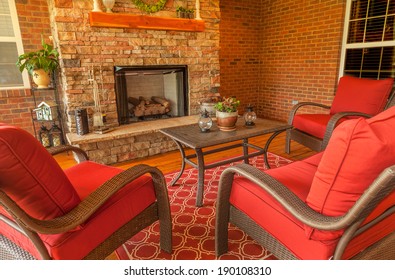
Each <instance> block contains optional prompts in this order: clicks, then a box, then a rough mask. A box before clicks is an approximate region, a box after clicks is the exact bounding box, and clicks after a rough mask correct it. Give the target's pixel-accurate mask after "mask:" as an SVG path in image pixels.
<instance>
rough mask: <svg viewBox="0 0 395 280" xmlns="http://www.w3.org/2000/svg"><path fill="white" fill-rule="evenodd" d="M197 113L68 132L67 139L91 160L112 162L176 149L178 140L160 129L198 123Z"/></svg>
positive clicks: (105, 162)
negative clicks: (102, 131)
mask: <svg viewBox="0 0 395 280" xmlns="http://www.w3.org/2000/svg"><path fill="white" fill-rule="evenodd" d="M198 118H199V117H198V116H197V115H194V116H188V117H179V118H170V119H164V120H155V121H148V122H140V123H134V124H129V125H122V126H119V127H117V128H115V129H114V130H112V131H110V132H108V133H105V134H95V133H89V134H86V135H77V134H76V133H68V134H67V139H68V141H69V142H70V144H71V145H75V146H78V147H80V148H81V149H83V150H84V151H86V152H87V154H88V156H89V158H90V160H93V161H96V162H100V163H104V164H113V163H117V162H122V161H127V160H132V159H135V158H141V157H146V156H151V155H156V154H160V153H165V152H168V151H172V150H175V149H177V146H176V145H175V143H174V142H173V141H172V140H171V139H169V138H168V137H167V136H165V135H163V134H162V133H160V132H158V130H159V129H161V128H167V127H173V126H179V125H188V124H195V123H197V121H198Z"/></svg>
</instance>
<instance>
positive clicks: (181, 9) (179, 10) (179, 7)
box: [176, 6, 187, 13]
mask: <svg viewBox="0 0 395 280" xmlns="http://www.w3.org/2000/svg"><path fill="white" fill-rule="evenodd" d="M176 11H177V12H182V13H186V12H187V9H186V8H184V7H182V6H178V7H177V8H176Z"/></svg>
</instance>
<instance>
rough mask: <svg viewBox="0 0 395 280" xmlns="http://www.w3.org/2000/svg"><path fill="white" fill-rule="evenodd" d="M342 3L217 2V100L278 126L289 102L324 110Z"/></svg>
mask: <svg viewBox="0 0 395 280" xmlns="http://www.w3.org/2000/svg"><path fill="white" fill-rule="evenodd" d="M345 2H346V1H342V0H326V1H315V0H305V1H292V0H281V1H253V0H241V1H240V0H239V1H236V0H221V1H220V3H221V5H220V7H221V26H220V34H221V39H220V42H221V52H220V62H221V88H220V91H221V94H222V95H224V94H225V95H227V96H230V95H235V96H237V97H238V98H240V99H241V101H242V104H247V103H251V104H253V105H254V106H255V109H256V111H258V115H259V116H263V117H268V118H273V119H279V120H286V119H287V116H288V112H289V110H290V108H291V107H292V104H291V101H292V100H298V101H316V102H321V103H325V104H330V103H331V101H332V99H333V93H334V90H335V87H336V84H337V76H338V67H339V60H340V48H341V39H342V31H343V29H342V28H343V18H344V8H345Z"/></svg>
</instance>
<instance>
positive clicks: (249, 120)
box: [244, 105, 256, 127]
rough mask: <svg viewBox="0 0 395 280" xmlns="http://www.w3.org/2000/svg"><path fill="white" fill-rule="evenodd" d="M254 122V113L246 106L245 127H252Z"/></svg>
mask: <svg viewBox="0 0 395 280" xmlns="http://www.w3.org/2000/svg"><path fill="white" fill-rule="evenodd" d="M255 120H256V113H255V112H254V110H253V107H252V106H251V105H248V106H247V108H246V111H245V113H244V121H245V126H247V127H249V126H254V125H255V123H254V121H255Z"/></svg>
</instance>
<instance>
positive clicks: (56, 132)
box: [49, 123, 63, 147]
mask: <svg viewBox="0 0 395 280" xmlns="http://www.w3.org/2000/svg"><path fill="white" fill-rule="evenodd" d="M49 139H50V140H51V145H52V146H53V147H57V146H60V145H62V144H63V134H62V130H61V129H60V128H59V126H57V125H56V124H55V123H53V124H52V127H51V129H50V130H49Z"/></svg>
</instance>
